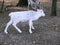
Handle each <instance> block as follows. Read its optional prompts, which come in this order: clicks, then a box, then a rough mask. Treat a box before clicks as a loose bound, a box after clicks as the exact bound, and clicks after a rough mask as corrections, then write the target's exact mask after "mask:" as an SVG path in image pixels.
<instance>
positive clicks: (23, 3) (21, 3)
mask: <svg viewBox="0 0 60 45" xmlns="http://www.w3.org/2000/svg"><path fill="white" fill-rule="evenodd" d="M27 5H28V1H27V0H19V2H18V4H17V6H27Z"/></svg>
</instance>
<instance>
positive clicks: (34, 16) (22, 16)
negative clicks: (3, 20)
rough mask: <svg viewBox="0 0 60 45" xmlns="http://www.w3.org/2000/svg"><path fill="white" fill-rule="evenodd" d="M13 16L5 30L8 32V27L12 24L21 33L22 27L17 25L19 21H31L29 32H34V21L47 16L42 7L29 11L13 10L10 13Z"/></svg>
mask: <svg viewBox="0 0 60 45" xmlns="http://www.w3.org/2000/svg"><path fill="white" fill-rule="evenodd" d="M9 16H10V17H11V19H10V21H9V22H8V23H7V26H6V28H5V30H4V32H5V33H6V34H7V33H8V32H7V28H8V27H9V26H10V25H11V24H12V25H13V26H14V27H15V28H16V30H17V31H18V32H19V33H22V31H21V29H19V28H18V27H17V26H16V25H17V24H18V23H19V22H26V21H29V32H30V33H32V31H31V28H32V29H35V28H34V26H33V21H34V20H38V19H39V18H40V17H41V16H43V17H44V16H45V13H44V11H43V10H42V9H41V10H39V9H37V11H33V10H29V11H20V12H11V13H10V14H9Z"/></svg>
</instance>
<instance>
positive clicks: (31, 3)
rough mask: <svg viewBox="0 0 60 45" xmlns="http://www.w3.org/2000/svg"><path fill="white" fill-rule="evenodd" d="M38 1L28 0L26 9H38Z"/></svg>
mask: <svg viewBox="0 0 60 45" xmlns="http://www.w3.org/2000/svg"><path fill="white" fill-rule="evenodd" d="M39 5H40V1H39V0H28V9H33V10H34V9H35V10H36V9H40V7H39Z"/></svg>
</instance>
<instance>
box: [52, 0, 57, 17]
mask: <svg viewBox="0 0 60 45" xmlns="http://www.w3.org/2000/svg"><path fill="white" fill-rule="evenodd" d="M56 7H57V0H52V9H51V16H56V15H57V14H56Z"/></svg>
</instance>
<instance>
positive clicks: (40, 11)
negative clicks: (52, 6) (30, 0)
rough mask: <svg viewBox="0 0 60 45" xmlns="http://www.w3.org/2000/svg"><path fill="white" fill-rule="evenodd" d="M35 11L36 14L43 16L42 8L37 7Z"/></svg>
mask: <svg viewBox="0 0 60 45" xmlns="http://www.w3.org/2000/svg"><path fill="white" fill-rule="evenodd" d="M37 12H38V15H39V16H43V17H44V16H45V13H44V10H42V9H37Z"/></svg>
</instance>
